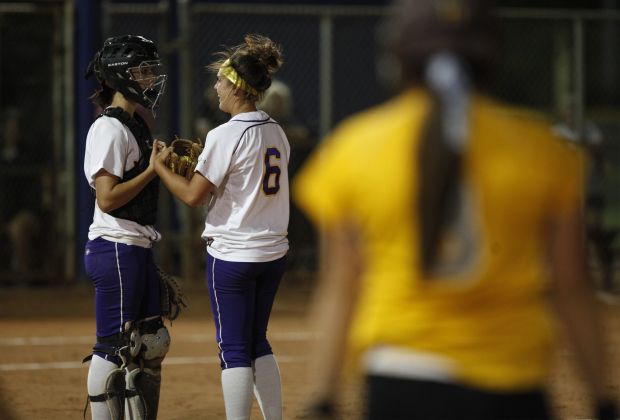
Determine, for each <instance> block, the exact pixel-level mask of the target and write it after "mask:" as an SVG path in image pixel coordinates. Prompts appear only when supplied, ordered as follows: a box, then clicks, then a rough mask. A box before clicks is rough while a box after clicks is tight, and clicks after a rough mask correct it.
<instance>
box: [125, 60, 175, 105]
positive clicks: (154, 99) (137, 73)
mask: <svg viewBox="0 0 620 420" xmlns="http://www.w3.org/2000/svg"><path fill="white" fill-rule="evenodd" d="M127 73H128V74H129V77H130V79H131V80H133V81H135V82H136V83H138V85H139V86H140V88H141V90H142V99H143V101H141V103H142V105H144V106H146V107H148V108H150V109H155V107H156V106H157V104H158V101H159V97H160V96H161V95H162V94H163V93H164V89H165V87H166V79H167V77H168V76H167V75H166V74H163V69H162V65H161V62H160V61H159V60H152V61H143V62H142V63H140V65H138V66H136V67H130V68H128V69H127Z"/></svg>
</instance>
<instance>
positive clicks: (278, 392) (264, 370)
mask: <svg viewBox="0 0 620 420" xmlns="http://www.w3.org/2000/svg"><path fill="white" fill-rule="evenodd" d="M254 395H255V396H256V399H257V400H258V404H259V405H260V409H261V411H262V412H263V417H264V418H265V420H281V419H282V385H281V383H280V369H279V368H278V362H277V361H276V358H275V357H274V356H273V354H268V355H266V356H262V357H259V358H258V359H256V360H255V361H254Z"/></svg>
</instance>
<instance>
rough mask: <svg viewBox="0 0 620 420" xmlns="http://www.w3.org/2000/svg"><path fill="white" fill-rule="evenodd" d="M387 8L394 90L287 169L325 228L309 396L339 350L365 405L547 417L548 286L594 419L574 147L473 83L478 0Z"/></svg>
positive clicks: (490, 48)
mask: <svg viewBox="0 0 620 420" xmlns="http://www.w3.org/2000/svg"><path fill="white" fill-rule="evenodd" d="M397 10H398V12H397V13H395V14H394V17H393V18H392V20H391V21H390V23H389V25H386V27H387V28H389V29H388V30H389V31H390V32H388V34H389V37H388V39H387V44H388V46H389V47H390V51H392V52H393V53H394V54H395V57H397V58H398V60H399V63H400V69H399V70H401V73H402V75H403V82H404V85H405V89H404V91H403V92H402V93H401V94H399V95H398V96H396V97H395V98H393V99H392V100H390V101H388V102H386V103H384V104H382V105H379V106H377V107H375V108H373V109H370V110H368V111H365V112H363V113H360V114H359V115H356V116H354V117H352V118H350V119H348V120H347V121H345V122H344V123H342V124H341V125H340V126H339V127H337V128H336V130H335V131H334V132H333V133H332V135H331V136H330V137H329V138H328V139H326V141H325V142H324V143H323V145H322V146H321V148H320V150H319V151H318V152H317V153H316V154H315V156H314V157H313V158H312V159H311V160H310V161H309V163H308V164H307V166H306V167H305V168H304V170H303V171H302V173H301V174H300V175H299V177H298V178H297V179H296V182H295V184H294V195H295V198H296V200H297V202H298V203H299V204H300V206H301V207H302V208H304V209H305V210H306V211H307V212H308V214H309V215H310V216H311V217H312V218H313V219H314V220H315V221H316V222H317V223H318V224H319V225H320V226H321V227H322V228H323V229H324V232H325V238H324V239H325V240H324V241H323V242H324V247H325V249H324V250H323V251H322V255H323V256H324V257H325V258H324V267H323V270H322V282H321V285H320V289H319V291H318V294H317V305H316V308H315V311H314V316H315V321H316V322H317V323H318V325H319V326H320V327H321V328H322V329H323V331H322V332H323V335H322V340H321V343H320V351H317V352H315V353H316V354H317V359H318V362H317V363H315V366H314V369H315V372H316V374H317V377H318V378H317V383H316V393H317V395H316V398H318V401H319V404H318V411H323V413H324V414H329V412H330V403H331V402H332V400H333V398H334V397H333V396H334V395H335V390H336V385H337V382H338V381H337V379H338V371H339V370H340V368H341V365H342V364H343V363H344V362H345V352H344V351H343V349H344V348H345V347H347V348H349V349H350V350H352V351H351V352H349V353H347V355H350V356H353V358H352V359H353V360H355V361H356V362H357V363H360V364H361V366H362V367H363V370H364V373H365V375H366V377H367V385H368V390H367V391H368V393H367V403H368V405H367V411H366V414H367V417H368V418H369V419H377V420H379V419H381V420H392V419H435V418H442V419H443V418H475V419H485V418H489V419H490V418H515V419H516V418H520V419H546V418H550V417H551V412H550V410H549V408H548V403H547V401H546V395H545V392H544V388H545V381H546V379H547V375H548V373H549V368H550V361H551V356H552V350H553V344H554V343H553V340H554V319H553V318H552V317H551V315H552V314H551V311H550V310H551V301H553V302H554V303H556V304H557V308H558V309H559V311H558V313H559V315H560V319H561V320H562V321H563V322H564V324H565V325H566V327H568V329H569V337H570V338H571V339H572V341H573V344H574V348H575V351H576V353H577V355H578V356H577V359H578V360H580V361H581V362H582V367H583V368H584V369H583V371H584V373H585V378H586V380H587V382H588V384H589V385H590V388H591V391H592V393H593V396H594V398H595V400H596V402H597V404H598V406H599V408H600V412H601V416H602V417H605V416H610V418H611V416H612V415H613V410H614V404H613V403H611V402H610V401H611V398H610V396H609V395H608V390H607V388H606V379H605V378H604V376H605V375H604V371H603V369H604V360H605V356H604V355H603V354H602V353H603V347H602V344H601V338H600V335H599V325H598V321H597V319H596V314H595V307H594V304H593V301H592V293H591V290H590V284H589V281H588V278H587V274H586V271H585V266H584V257H583V237H582V234H583V232H582V225H581V220H580V218H581V216H580V213H581V206H580V190H579V188H580V184H581V182H580V177H581V176H582V157H581V155H580V154H579V153H578V152H577V151H575V150H572V149H569V148H568V147H567V146H566V145H565V144H563V142H562V141H561V140H560V139H557V138H554V137H553V135H552V133H551V130H550V128H549V126H548V125H547V124H546V123H545V121H544V120H542V118H540V117H537V116H535V115H534V114H532V113H530V112H528V111H525V110H519V109H515V108H511V107H508V106H506V105H503V104H500V103H498V102H496V101H494V100H493V99H492V98H490V97H488V96H486V95H485V94H483V92H484V84H485V82H486V81H488V76H489V73H490V71H489V70H490V68H491V67H492V66H491V62H492V60H493V58H494V50H495V42H496V41H495V31H494V27H495V23H494V21H493V18H492V9H491V8H490V7H489V5H488V4H487V3H486V2H485V1H474V0H469V1H456V0H454V1H447V0H443V1H432V0H419V1H402V2H401V3H400V4H399V5H398V9H397ZM347 360H348V361H350V360H349V359H347ZM315 414H316V413H315Z"/></svg>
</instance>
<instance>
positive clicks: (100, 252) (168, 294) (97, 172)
mask: <svg viewBox="0 0 620 420" xmlns="http://www.w3.org/2000/svg"><path fill="white" fill-rule="evenodd" d="M160 71H161V62H160V60H159V55H158V53H157V48H156V47H155V44H154V43H153V42H152V41H150V40H148V39H146V38H144V37H141V36H133V35H124V36H118V37H113V38H109V39H107V40H106V41H105V43H104V45H103V48H102V49H101V50H100V51H99V52H97V53H96V54H95V57H94V58H93V60H92V61H91V63H90V65H89V66H88V70H87V72H86V77H90V76H93V75H94V76H95V77H96V78H97V81H98V82H99V85H100V86H99V89H98V90H97V91H96V92H95V93H94V94H93V95H92V96H91V98H90V99H91V100H92V101H93V103H94V104H95V105H97V106H99V107H101V108H102V109H104V111H103V112H102V113H101V115H100V116H99V117H98V118H97V119H96V120H95V121H94V122H93V124H92V125H91V127H90V130H89V132H88V136H87V138H86V153H85V156H84V173H85V176H86V179H87V180H88V183H89V185H90V186H91V188H92V189H93V193H94V194H95V196H96V203H95V208H94V216H93V223H92V224H91V225H90V228H89V232H88V239H89V240H88V242H87V244H86V250H85V255H84V262H85V268H86V273H87V274H88V277H89V278H90V280H91V281H92V282H93V285H94V287H95V308H96V328H97V332H96V333H97V342H96V344H95V345H94V347H93V352H92V354H91V355H89V356H88V357H87V358H86V359H84V360H85V361H86V360H91V363H90V367H89V370H88V380H87V389H88V400H87V407H88V403H89V402H90V404H91V414H92V418H93V419H96V420H100V419H113V420H119V419H123V418H124V417H125V415H126V416H127V418H132V419H141V420H142V419H156V418H157V410H158V405H159V390H160V385H161V364H162V361H163V359H164V357H165V356H166V353H167V352H168V349H169V346H170V335H169V334H168V329H167V328H166V326H165V325H164V323H163V320H162V317H167V318H169V319H174V318H176V316H178V313H179V311H180V309H181V308H182V307H183V306H184V301H183V297H182V295H181V293H180V290H179V288H178V285H176V283H175V282H174V281H173V279H172V278H170V276H167V275H163V274H161V273H158V269H157V267H156V265H155V263H154V260H153V252H152V247H153V245H154V244H155V243H156V242H157V241H159V240H160V239H161V235H160V233H159V232H158V231H157V230H156V229H155V227H154V224H155V221H156V218H157V202H158V192H159V185H158V179H157V175H156V174H155V171H154V168H153V161H154V160H155V157H156V155H157V153H158V152H159V151H160V150H161V149H162V148H163V147H164V145H163V144H162V143H161V142H159V141H156V140H155V141H154V140H153V138H152V136H151V133H150V130H149V127H148V126H147V124H146V123H145V122H144V120H143V119H142V118H141V117H140V115H139V114H138V112H136V109H137V108H138V105H142V106H143V107H145V108H146V109H149V110H151V111H153V115H154V109H155V108H156V105H157V103H158V100H159V97H160V95H161V94H162V92H163V90H164V85H165V82H166V75H165V74H160ZM162 297H164V298H165V299H166V301H165V302H164V304H163V305H162V301H161V300H162ZM170 298H172V300H173V301H172V303H171V302H170ZM87 407H86V408H87ZM85 414H86V409H85V410H84V415H85Z"/></svg>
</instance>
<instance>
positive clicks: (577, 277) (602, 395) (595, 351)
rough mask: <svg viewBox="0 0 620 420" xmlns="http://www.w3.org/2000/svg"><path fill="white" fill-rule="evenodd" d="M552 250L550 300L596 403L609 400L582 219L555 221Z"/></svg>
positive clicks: (605, 360)
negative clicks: (551, 299) (551, 297)
mask: <svg viewBox="0 0 620 420" xmlns="http://www.w3.org/2000/svg"><path fill="white" fill-rule="evenodd" d="M552 243H553V246H552V248H551V249H552V251H551V258H552V259H551V261H552V273H553V277H554V279H555V282H554V283H555V287H554V291H553V295H552V296H553V299H554V303H555V306H556V309H557V312H558V315H559V317H560V319H561V320H562V321H563V322H562V323H563V324H564V326H565V328H566V332H567V336H568V339H569V341H570V344H571V346H572V348H573V349H574V352H575V356H576V359H577V360H576V361H577V362H578V364H579V367H580V368H581V371H582V372H583V375H584V379H585V380H586V381H587V383H588V385H589V386H590V388H591V390H592V392H593V396H594V397H595V398H596V399H598V400H604V399H607V398H608V395H607V392H608V390H607V386H608V384H609V381H610V376H609V375H608V373H607V370H606V369H607V366H608V355H607V354H606V350H605V345H604V343H603V341H604V340H603V332H602V330H603V328H602V321H601V319H600V316H599V313H598V309H599V308H598V307H597V304H596V301H595V299H594V293H593V291H594V290H593V289H594V288H593V284H592V281H591V279H590V277H589V272H588V269H587V267H586V250H585V236H584V225H583V217H582V215H581V213H580V212H579V211H578V210H576V211H575V213H574V214H572V215H568V216H564V218H558V220H557V223H556V224H555V227H554V230H553V242H552Z"/></svg>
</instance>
